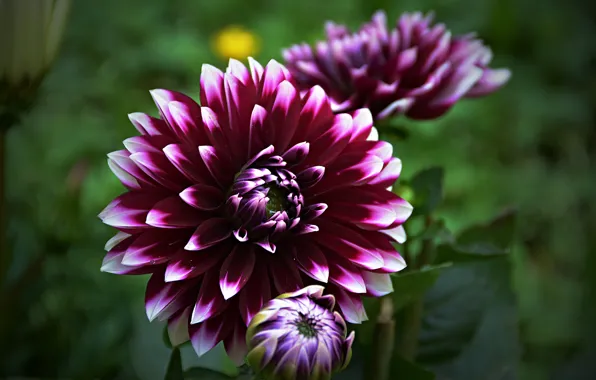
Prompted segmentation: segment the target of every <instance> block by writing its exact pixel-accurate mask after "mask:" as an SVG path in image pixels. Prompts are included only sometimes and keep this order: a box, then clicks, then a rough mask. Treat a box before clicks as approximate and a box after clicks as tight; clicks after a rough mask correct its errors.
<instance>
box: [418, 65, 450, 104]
mask: <svg viewBox="0 0 596 380" xmlns="http://www.w3.org/2000/svg"><path fill="white" fill-rule="evenodd" d="M451 67H452V65H451V63H450V62H445V63H443V64H442V65H441V66H439V67H438V68H436V69H435V70H434V71H433V72H432V73H431V74H430V75H429V76H428V78H427V79H426V81H425V82H424V84H423V85H422V86H420V87H418V88H416V89H414V90H412V91H410V92H408V96H409V97H417V96H422V95H425V94H428V93H429V92H431V91H433V90H435V89H437V88H438V87H439V85H440V84H441V83H442V82H443V80H444V79H445V78H446V77H447V75H448V73H449V71H450V70H451Z"/></svg>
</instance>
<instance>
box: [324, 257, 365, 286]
mask: <svg viewBox="0 0 596 380" xmlns="http://www.w3.org/2000/svg"><path fill="white" fill-rule="evenodd" d="M361 273H362V271H361V270H360V269H358V268H357V267H356V266H354V265H352V264H350V263H349V262H348V261H347V260H343V259H340V258H337V257H336V258H334V259H331V260H329V282H332V283H334V284H336V285H339V286H340V287H342V288H344V289H346V290H347V291H349V292H351V293H358V294H364V293H366V284H365V283H364V279H363V278H362V274H361Z"/></svg>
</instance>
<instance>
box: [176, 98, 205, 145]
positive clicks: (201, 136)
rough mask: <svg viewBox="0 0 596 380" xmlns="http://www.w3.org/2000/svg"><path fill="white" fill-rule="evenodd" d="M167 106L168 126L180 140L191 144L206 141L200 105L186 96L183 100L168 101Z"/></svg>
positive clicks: (200, 143) (201, 143)
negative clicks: (185, 99) (186, 98)
mask: <svg viewBox="0 0 596 380" xmlns="http://www.w3.org/2000/svg"><path fill="white" fill-rule="evenodd" d="M167 107H168V111H169V113H170V115H171V120H170V121H169V123H170V126H171V127H172V129H174V132H175V133H176V135H177V136H178V138H179V139H180V140H181V141H186V142H188V143H189V145H191V146H199V145H205V144H207V143H208V139H207V136H206V134H205V130H204V129H203V125H202V124H201V110H202V107H201V106H199V105H198V104H197V103H195V102H194V101H193V100H192V99H190V98H188V100H187V101H184V102H180V101H173V102H170V103H168V105H167Z"/></svg>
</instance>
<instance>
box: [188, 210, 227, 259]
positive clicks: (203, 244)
mask: <svg viewBox="0 0 596 380" xmlns="http://www.w3.org/2000/svg"><path fill="white" fill-rule="evenodd" d="M230 235H232V229H231V228H230V226H229V224H228V221H227V220H226V219H224V218H211V219H209V220H206V221H205V222H203V223H201V224H200V225H199V227H198V228H197V229H196V231H195V232H194V233H193V234H192V236H191V238H190V240H189V241H188V244H186V247H184V249H187V250H189V251H200V250H202V249H205V248H209V247H211V246H213V245H215V244H217V243H219V242H221V241H224V240H225V239H227V238H228V237H230Z"/></svg>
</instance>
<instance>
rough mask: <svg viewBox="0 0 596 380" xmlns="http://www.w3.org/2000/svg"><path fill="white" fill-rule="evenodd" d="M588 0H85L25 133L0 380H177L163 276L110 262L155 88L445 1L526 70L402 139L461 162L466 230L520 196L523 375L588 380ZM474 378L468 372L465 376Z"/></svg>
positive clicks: (448, 16) (448, 211)
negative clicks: (149, 298)
mask: <svg viewBox="0 0 596 380" xmlns="http://www.w3.org/2000/svg"><path fill="white" fill-rule="evenodd" d="M586 4H588V5H582V2H580V0H567V1H565V2H561V1H559V0H543V1H541V2H537V1H534V0H443V1H438V0H416V1H414V0H400V1H386V0H323V1H322V0H300V1H290V0H277V1H274V0H250V1H246V0H218V1H210V0H169V1H159V0H151V1H150V0H125V1H123V0H103V1H101V2H99V1H91V0H79V1H73V8H72V11H71V14H70V20H69V24H68V27H67V32H66V35H65V38H64V43H63V46H62V50H61V54H60V57H59V59H58V60H57V62H56V64H55V66H54V67H53V70H52V71H51V72H50V74H49V75H48V77H47V78H46V81H45V82H44V84H43V87H42V93H41V97H40V99H39V102H38V105H37V107H36V108H35V109H34V110H33V111H32V112H31V113H30V114H29V115H28V116H26V117H25V118H24V120H23V121H22V123H21V125H19V126H18V127H16V128H14V129H12V130H11V131H10V133H9V135H8V148H7V149H8V158H7V169H6V170H7V178H8V190H7V196H8V201H7V203H8V206H9V212H10V218H9V225H8V227H9V241H10V243H11V244H12V246H13V249H12V256H11V260H10V267H9V272H8V276H7V277H6V278H4V279H1V280H2V281H1V282H0V284H2V288H1V290H2V293H0V300H1V304H0V318H1V319H0V321H1V324H0V377H2V376H9V375H12V376H17V375H19V376H26V377H32V378H82V379H91V378H98V379H113V378H115V379H136V378H138V379H149V380H150V379H160V378H163V374H164V371H165V366H166V363H167V361H168V355H169V350H168V349H167V348H165V347H164V345H163V343H162V338H161V336H162V328H163V326H162V325H160V324H159V323H157V322H156V323H153V324H150V323H149V322H147V320H146V316H145V311H144V306H143V298H144V286H145V282H146V278H145V277H119V276H114V275H110V274H105V273H100V272H99V267H100V264H101V260H102V257H103V253H104V252H103V245H104V243H105V241H106V240H107V239H108V238H109V237H110V236H111V234H112V231H111V230H110V228H108V227H106V226H103V225H102V224H101V223H100V221H99V220H98V218H97V217H96V215H97V214H98V213H99V211H100V210H101V209H102V208H103V207H104V206H105V205H106V204H107V203H108V202H109V201H110V200H111V199H112V198H113V197H115V196H116V195H118V194H119V193H121V192H122V191H123V188H122V187H121V185H120V184H119V183H118V182H117V180H116V178H115V177H114V176H113V175H112V174H111V172H110V170H109V168H108V166H107V164H106V157H105V155H106V153H108V152H111V151H114V150H117V149H120V147H121V141H122V140H123V139H125V138H127V137H129V136H130V135H131V134H132V133H133V132H134V130H133V128H132V126H131V125H130V123H129V121H128V118H127V114H128V113H130V112H134V111H143V112H149V113H153V112H154V110H155V107H154V106H153V105H152V101H151V98H150V96H149V93H148V90H150V89H153V88H168V89H172V90H178V91H183V92H186V93H188V94H191V95H193V96H197V95H198V88H199V74H200V71H201V65H202V63H210V64H214V65H216V66H218V67H223V66H224V65H225V63H226V62H225V59H224V58H223V56H225V55H226V54H228V55H229V54H231V53H230V52H234V51H236V52H238V51H239V52H240V53H238V54H244V53H242V52H244V51H248V52H250V53H251V54H253V55H254V56H255V57H256V58H257V59H259V60H261V61H262V62H263V61H267V60H269V59H270V58H275V59H281V53H280V49H281V48H282V47H286V46H289V45H290V44H293V43H298V42H301V41H306V42H314V41H316V40H317V39H319V38H321V37H322V36H323V23H324V21H325V20H327V19H332V20H335V21H336V22H342V23H347V24H348V25H350V26H352V27H356V26H357V25H359V24H360V23H362V22H364V21H366V20H367V19H368V18H369V17H370V16H371V14H372V13H373V12H374V11H375V10H376V9H384V10H386V11H387V12H388V15H389V19H390V20H391V19H395V18H396V17H397V16H398V15H399V14H400V13H401V12H403V11H414V10H421V11H430V10H434V11H435V13H436V18H437V19H438V20H440V21H442V22H445V23H446V24H447V25H448V26H449V28H450V29H451V30H452V31H453V32H454V33H467V32H469V31H477V32H478V34H479V36H480V37H482V38H483V39H484V40H485V42H486V43H487V44H489V45H490V46H491V47H492V48H493V51H494V53H495V59H494V63H493V66H507V67H510V68H511V69H512V71H513V77H512V79H511V82H510V83H509V84H508V85H507V86H506V87H505V88H504V89H503V90H502V91H499V92H498V93H496V94H493V95H491V96H489V97H486V98H482V99H479V100H466V101H462V102H460V103H459V104H458V105H457V106H456V107H455V109H453V110H452V112H450V113H449V114H448V115H447V116H446V117H444V118H442V119H440V120H436V121H433V122H424V123H411V122H408V121H407V120H400V121H399V122H400V123H401V122H403V125H404V126H406V127H408V128H409V130H410V136H409V139H408V140H407V141H401V142H396V143H395V151H396V154H397V155H398V156H399V157H400V158H401V159H402V161H403V163H404V175H405V176H409V175H411V174H412V173H414V172H416V171H417V170H419V169H421V168H424V167H426V166H429V165H442V166H444V167H445V170H446V179H445V180H446V183H445V191H446V198H445V202H444V204H443V205H442V206H441V208H440V214H441V215H442V216H443V217H445V219H446V221H447V225H448V226H449V228H451V229H453V230H458V229H460V228H462V227H463V226H465V225H467V224H469V223H471V222H475V221H482V220H486V219H488V218H490V217H491V216H493V215H494V214H495V213H497V212H499V211H500V210H502V209H503V208H505V207H508V206H517V208H518V210H519V212H520V219H519V223H518V229H517V234H516V244H515V249H514V253H513V275H512V281H511V285H512V287H513V289H514V291H515V294H516V297H517V300H518V310H517V316H516V317H515V318H516V320H517V321H518V323H517V326H511V328H512V329H516V333H518V335H519V342H517V345H518V347H519V349H520V352H521V358H520V364H519V367H517V365H515V364H512V365H513V366H514V367H515V368H516V369H518V370H516V372H517V376H514V377H511V376H512V375H511V373H509V375H507V376H508V377H507V378H520V379H528V380H534V379H535V380H538V379H569V380H580V379H583V378H584V377H582V376H583V375H585V374H587V373H589V372H587V371H588V370H590V369H592V367H593V361H592V360H591V358H592V357H593V356H594V352H593V351H590V344H589V343H590V342H591V341H592V340H591V339H590V337H591V335H590V334H589V333H590V331H592V329H591V327H590V326H591V325H593V320H595V319H594V318H591V317H590V316H592V317H594V314H593V313H591V308H590V306H591V305H592V304H593V302H591V301H590V300H591V299H592V298H590V296H591V294H592V293H591V292H590V291H589V289H590V288H589V287H588V285H589V282H590V281H593V280H594V278H595V276H596V272H595V271H594V270H593V269H592V268H593V267H594V265H592V264H593V263H594V258H593V255H592V256H591V255H590V253H591V251H592V250H593V248H594V247H595V246H596V235H595V234H594V231H595V228H596V210H595V207H594V205H595V204H594V203H593V202H592V200H593V194H594V189H595V187H594V185H595V183H594V182H595V178H594V173H595V172H594V170H593V169H594V162H595V161H594V159H595V155H596V125H595V121H596V120H595V119H596V73H595V71H596V46H595V44H594V42H593V40H592V39H593V37H594V35H595V34H596V26H595V24H594V20H593V15H594V14H596V9H595V8H596V7H595V6H594V5H589V2H586ZM588 7H591V8H592V9H588ZM233 25H236V26H239V27H241V28H244V29H245V30H246V31H247V33H248V35H242V34H241V35H236V38H235V39H234V38H233V39H232V40H233V41H235V42H233V43H231V45H230V42H226V41H227V39H226V38H227V37H226V35H225V33H226V30H227V31H228V32H229V30H230V29H229V27H230V26H233ZM232 31H233V29H232ZM222 33H224V35H223V37H222ZM218 35H219V36H220V38H219V39H217V38H216V37H217V36H218ZM218 41H219V42H218ZM222 41H223V42H222ZM234 44H236V45H238V46H236V45H234ZM230 49H231V50H230ZM590 321H592V322H590ZM495 336H496V337H497V338H496V339H498V337H499V334H495ZM492 343H494V344H498V342H492ZM183 356H184V359H183V360H184V362H185V365H193V364H196V363H198V359H196V358H195V357H194V355H193V353H192V352H191V351H189V350H187V351H185V352H184V355H183ZM200 364H202V365H207V366H213V367H217V368H219V369H223V370H224V371H225V370H227V369H229V365H230V363H228V362H226V360H225V358H223V357H222V354H221V350H219V349H218V350H215V351H213V352H212V353H210V354H209V355H208V356H207V357H206V358H202V359H201V360H200ZM593 373H594V372H592V374H593ZM355 376H356V375H353V376H352V375H351V374H350V373H348V374H346V375H345V378H350V377H352V378H355ZM486 378H487V379H501V378H505V377H499V376H497V375H495V376H490V377H486ZM585 378H589V377H585ZM459 379H462V380H467V377H466V376H465V375H462V376H460V377H459V378H457V379H453V380H459ZM470 380H476V379H470Z"/></svg>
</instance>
